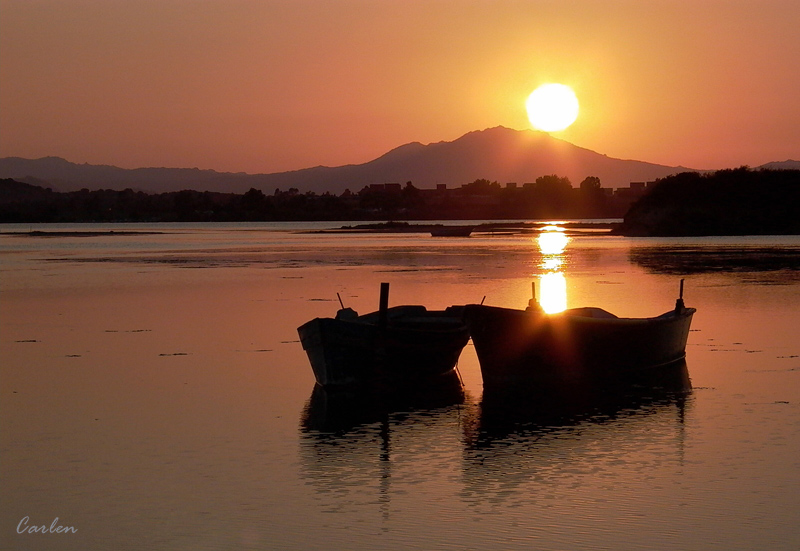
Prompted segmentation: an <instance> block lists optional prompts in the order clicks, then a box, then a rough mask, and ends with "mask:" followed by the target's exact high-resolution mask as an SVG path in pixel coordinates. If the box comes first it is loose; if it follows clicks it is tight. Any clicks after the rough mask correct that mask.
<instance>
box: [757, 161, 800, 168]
mask: <svg viewBox="0 0 800 551" xmlns="http://www.w3.org/2000/svg"><path fill="white" fill-rule="evenodd" d="M757 168H765V169H770V170H800V161H793V160H791V159H789V160H788V161H775V162H772V163H767V164H763V165H761V166H759V167H757Z"/></svg>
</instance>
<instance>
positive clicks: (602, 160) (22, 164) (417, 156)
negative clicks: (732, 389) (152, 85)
mask: <svg viewBox="0 0 800 551" xmlns="http://www.w3.org/2000/svg"><path fill="white" fill-rule="evenodd" d="M787 163H793V166H787V167H786V168H796V167H797V166H796V165H800V163H798V162H795V161H787ZM770 164H771V165H775V164H778V165H782V164H785V163H770ZM773 168H774V167H773ZM687 170H692V169H688V168H685V167H670V166H663V165H658V164H653V163H646V162H641V161H633V160H622V159H614V158H611V157H608V156H606V155H602V154H599V153H596V152H594V151H590V150H588V149H584V148H581V147H578V146H575V145H573V144H571V143H569V142H565V141H563V140H559V139H557V138H553V137H552V136H550V135H548V134H546V133H543V132H537V131H533V130H512V129H509V128H504V127H496V128H490V129H487V130H482V131H475V132H470V133H468V134H465V135H464V136H462V137H460V138H458V139H457V140H454V141H452V142H439V143H432V144H428V145H423V144H421V143H417V142H415V143H409V144H406V145H402V146H400V147H397V148H395V149H393V150H391V151H389V152H388V153H386V154H385V155H383V156H381V157H378V158H377V159H375V160H373V161H370V162H367V163H364V164H360V165H345V166H339V167H323V166H318V167H313V168H306V169H302V170H295V171H290V172H280V173H274V174H245V173H230V172H216V171H213V170H200V169H197V168H137V169H123V168H118V167H114V166H105V165H88V164H74V163H71V162H69V161H66V160H64V159H61V158H58V157H45V158H42V159H35V160H29V159H22V158H19V157H7V158H3V159H0V178H13V179H15V180H17V181H21V182H26V183H29V184H34V185H40V186H43V187H51V188H53V189H54V190H56V191H75V190H79V189H82V188H88V189H90V190H91V189H114V190H123V189H126V188H132V189H134V190H137V191H145V192H150V193H161V192H168V191H179V190H183V189H193V190H196V191H218V192H231V193H243V192H245V191H247V190H248V189H250V188H256V189H260V190H262V191H263V192H264V193H266V194H272V193H273V192H274V191H275V189H276V188H277V189H281V190H284V191H285V190H288V189H290V188H297V189H298V190H299V191H300V192H301V193H305V192H308V191H311V192H315V193H318V194H321V193H324V192H330V193H333V194H336V195H339V194H341V193H342V192H344V191H345V190H346V189H349V190H350V191H352V192H354V193H355V192H358V191H359V190H361V189H362V188H363V187H364V186H368V185H370V184H381V183H387V182H396V183H402V184H404V183H405V182H408V181H410V182H413V183H414V185H415V186H416V187H418V188H433V187H434V186H435V185H436V184H447V185H448V187H458V186H460V185H462V184H465V183H468V182H472V181H474V180H476V179H479V178H485V179H488V180H492V181H498V182H500V183H507V182H517V183H518V184H519V185H522V184H523V183H525V182H533V181H534V180H536V178H538V177H540V176H544V175H548V174H557V175H559V176H566V177H568V178H569V179H570V181H571V182H572V184H573V186H575V187H577V186H578V185H579V184H580V182H581V181H582V180H583V179H584V178H586V177H587V176H597V177H598V178H600V181H601V183H602V185H603V187H612V188H613V187H627V186H628V185H629V184H630V182H632V181H649V180H654V179H656V178H661V177H665V176H668V175H670V174H675V173H678V172H684V171H687Z"/></svg>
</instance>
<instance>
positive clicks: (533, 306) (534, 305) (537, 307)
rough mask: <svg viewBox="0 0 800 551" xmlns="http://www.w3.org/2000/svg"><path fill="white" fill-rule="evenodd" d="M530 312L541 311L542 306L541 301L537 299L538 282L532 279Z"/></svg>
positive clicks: (529, 302)
mask: <svg viewBox="0 0 800 551" xmlns="http://www.w3.org/2000/svg"><path fill="white" fill-rule="evenodd" d="M527 310H528V311H529V312H541V311H542V307H541V305H539V301H537V300H536V282H535V281H531V299H530V300H529V301H528V308H527Z"/></svg>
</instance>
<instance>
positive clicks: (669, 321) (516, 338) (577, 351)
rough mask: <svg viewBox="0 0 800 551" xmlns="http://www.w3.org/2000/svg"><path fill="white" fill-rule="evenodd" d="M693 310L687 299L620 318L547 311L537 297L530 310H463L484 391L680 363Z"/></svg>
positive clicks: (607, 377)
mask: <svg viewBox="0 0 800 551" xmlns="http://www.w3.org/2000/svg"><path fill="white" fill-rule="evenodd" d="M694 313H695V309H694V308H687V307H685V306H684V304H683V280H681V288H680V298H678V300H677V301H676V304H675V308H674V309H673V310H670V311H669V312H666V313H664V314H661V315H660V316H656V317H652V318H620V317H617V316H615V315H614V314H612V313H610V312H607V311H606V310H603V309H601V308H592V307H588V308H573V309H569V310H565V311H564V312H561V313H558V314H545V313H544V312H543V311H542V310H541V308H539V306H538V303H536V299H535V298H533V299H531V301H530V303H529V307H528V308H527V309H526V310H514V309H510V308H498V307H493V306H484V305H478V304H470V305H467V306H465V307H464V318H465V321H466V323H467V326H468V327H469V332H470V335H471V337H472V342H473V343H474V345H475V352H476V353H477V356H478V361H479V363H480V368H481V374H482V376H483V383H484V388H509V387H510V386H514V385H517V384H524V385H558V384H570V383H584V382H600V383H603V382H613V381H616V380H619V379H625V378H629V377H636V375H637V374H642V373H645V372H651V371H652V370H654V369H658V368H660V367H662V366H668V365H671V364H674V363H675V362H679V361H681V360H683V359H684V358H685V356H686V341H687V339H688V336H689V327H690V325H691V322H692V316H693V314H694Z"/></svg>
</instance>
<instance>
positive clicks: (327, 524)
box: [0, 223, 800, 550]
mask: <svg viewBox="0 0 800 551" xmlns="http://www.w3.org/2000/svg"><path fill="white" fill-rule="evenodd" d="M339 225H341V224H340V223H328V224H322V225H320V224H317V225H309V224H229V225H201V224H198V225H182V224H162V225H131V226H122V225H115V226H101V225H81V226H63V227H54V226H41V227H37V226H33V227H31V226H27V225H26V226H24V227H20V226H4V227H2V232H3V233H2V234H0V263H1V264H0V268H2V273H0V291H1V293H2V294H1V295H0V353H1V357H2V365H1V366H0V377H1V379H0V423H2V431H1V432H0V455H1V460H0V476H1V478H0V484H1V485H0V488H2V489H1V490H0V492H1V493H0V521H1V522H0V538H1V540H0V546H2V548H3V549H65V550H69V549H81V550H91V549H98V550H103V549H114V550H127V549H131V550H133V549H136V550H139V549H149V550H177V549H193V550H197V549H231V550H233V549H237V550H239V549H303V550H305V549H363V550H378V549H398V550H399V549H476V550H482V549H487V550H488V549H492V550H495V549H537V550H590V549H622V550H639V549H641V550H645V549H648V550H649V549H670V550H707V549H721V550H723V549H724V550H752V549H770V550H796V549H798V548H800V529H798V526H800V492H798V488H800V341H798V338H797V336H798V328H800V238H798V237H736V238H733V237H730V238H691V239H690V238H682V239H644V238H637V239H633V238H623V237H612V236H609V235H602V234H600V233H597V232H590V233H585V234H570V235H568V239H564V238H563V237H561V238H558V235H557V236H556V238H555V239H547V238H545V239H539V235H538V234H535V233H532V234H523V235H520V234H517V235H499V234H497V235H481V234H479V235H474V236H473V237H469V238H432V237H430V236H428V235H424V234H402V235H401V234H395V235H379V234H346V235H342V234H313V233H300V232H299V231H298V230H301V229H304V228H308V227H311V226H314V227H315V228H317V229H319V228H320V227H324V226H327V227H337V226H339ZM31 229H33V230H36V229H42V230H54V229H56V230H76V229H79V230H84V231H102V230H114V231H115V232H117V233H116V234H107V235H95V236H83V237H81V236H60V237H44V236H40V237H31V236H27V235H15V234H12V233H10V232H13V231H25V232H27V231H29V230H31ZM124 229H125V230H131V231H138V232H141V231H145V230H149V231H154V232H160V233H153V234H137V235H123V234H119V231H120V230H124ZM552 233H556V232H552ZM558 233H559V234H561V235H564V234H563V232H558ZM682 277H683V278H685V280H686V291H685V296H684V298H685V301H686V304H687V306H692V307H695V308H697V314H696V315H695V318H694V322H693V326H692V329H693V330H692V333H691V334H690V337H689V345H688V347H687V362H686V364H687V369H688V373H689V376H690V378H691V386H692V388H691V390H689V391H686V392H675V393H655V392H654V393H650V392H642V393H641V394H639V395H637V396H633V397H628V398H626V399H625V400H620V401H616V402H614V403H610V404H609V403H607V402H603V403H602V405H597V404H591V403H590V404H587V405H586V406H585V407H583V408H575V407H572V408H567V409H563V410H560V409H559V408H558V407H557V406H556V407H555V408H554V409H556V410H557V411H551V412H543V411H541V410H536V408H535V407H534V408H533V410H534V413H530V411H528V410H525V408H522V409H523V410H524V411H516V410H515V411H514V413H509V412H508V411H507V410H505V409H503V408H499V409H498V408H496V407H494V404H492V403H491V402H490V401H487V400H484V397H483V395H482V387H481V377H480V370H479V366H478V362H477V358H476V357H475V353H474V349H473V348H472V346H471V344H470V345H468V346H467V348H465V350H464V352H463V354H462V356H461V359H460V361H459V373H460V376H461V379H462V381H463V384H464V392H463V394H461V393H455V394H452V395H443V396H436V397H434V399H429V400H421V401H414V402H413V403H406V402H402V403H396V404H392V405H391V407H381V405H380V404H378V405H376V404H374V403H371V402H370V401H369V400H360V399H357V397H353V396H340V395H330V394H326V393H324V392H319V390H315V385H314V378H313V375H312V372H311V369H310V366H309V364H308V360H307V358H306V356H305V353H304V351H303V350H302V347H301V346H300V344H299V342H298V337H297V333H296V328H297V327H298V326H299V325H301V324H302V323H304V322H305V321H307V320H309V319H311V318H313V317H316V316H332V315H334V314H335V312H336V310H337V308H338V307H339V306H338V300H337V298H336V293H337V292H338V293H339V294H340V295H341V297H342V300H343V301H344V302H345V305H346V306H350V307H352V308H355V309H356V310H358V311H359V312H361V313H364V312H367V311H371V310H375V309H377V305H378V288H379V284H380V282H382V281H387V282H389V283H390V284H391V296H390V303H391V304H392V305H395V304H424V305H426V306H428V307H429V308H444V307H445V306H448V305H451V304H464V303H469V302H480V301H481V300H482V299H483V298H484V297H485V302H486V303H487V304H494V305H499V306H509V307H519V308H523V307H524V306H525V305H526V304H527V300H528V298H530V290H531V282H534V283H535V284H536V288H537V291H538V293H539V294H540V299H541V300H542V302H543V304H544V303H545V302H547V303H548V304H549V305H550V306H548V307H550V308H552V309H558V308H562V307H564V306H567V307H574V306H583V305H592V306H599V307H602V308H605V309H607V310H609V311H611V312H614V313H616V314H617V315H620V316H651V315H657V314H660V313H662V312H665V311H667V310H669V309H671V308H672V306H673V304H674V300H675V298H677V291H678V281H679V279H680V278H682ZM26 518H27V520H25V521H24V523H23V524H22V528H24V527H25V526H39V527H41V526H46V527H47V528H48V529H49V528H50V527H51V526H54V525H55V526H62V527H74V528H75V529H76V530H77V531H76V532H75V533H71V532H66V533H44V534H43V533H38V532H37V533H30V532H29V531H26V532H25V533H22V534H20V533H18V532H19V531H20V526H21V524H20V523H21V521H23V519H26ZM55 519H57V520H55ZM54 522H55V524H54Z"/></svg>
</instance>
